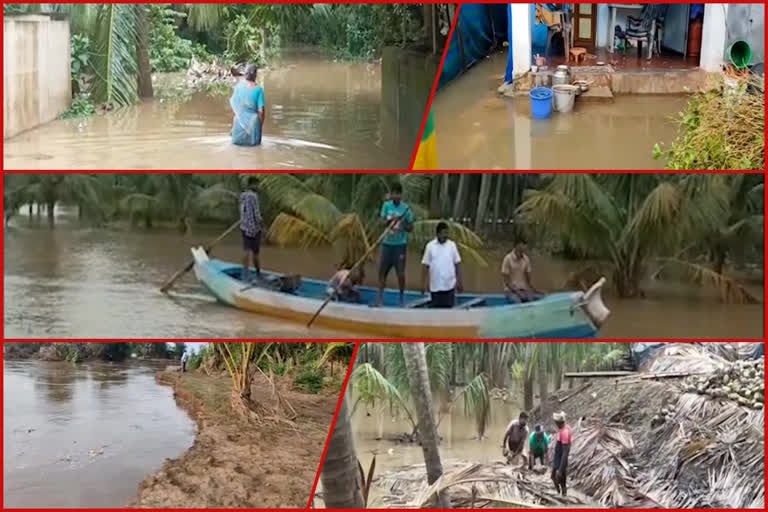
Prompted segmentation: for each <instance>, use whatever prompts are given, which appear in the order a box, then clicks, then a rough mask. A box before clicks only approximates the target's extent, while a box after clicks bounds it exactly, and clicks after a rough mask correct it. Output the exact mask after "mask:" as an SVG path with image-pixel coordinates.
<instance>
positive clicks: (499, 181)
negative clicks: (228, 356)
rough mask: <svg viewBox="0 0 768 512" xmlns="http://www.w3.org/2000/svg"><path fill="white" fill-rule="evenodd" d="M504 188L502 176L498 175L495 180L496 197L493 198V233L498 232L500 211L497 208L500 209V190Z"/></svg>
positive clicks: (501, 174)
mask: <svg viewBox="0 0 768 512" xmlns="http://www.w3.org/2000/svg"><path fill="white" fill-rule="evenodd" d="M503 188H504V174H503V173H499V174H498V177H497V178H496V196H495V197H494V198H493V232H494V233H498V231H499V215H501V211H499V208H500V207H501V189H503Z"/></svg>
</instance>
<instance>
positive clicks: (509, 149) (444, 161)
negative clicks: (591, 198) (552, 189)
mask: <svg viewBox="0 0 768 512" xmlns="http://www.w3.org/2000/svg"><path fill="white" fill-rule="evenodd" d="M506 63H507V61H506V55H503V54H495V55H493V56H491V57H490V58H488V59H486V60H485V61H483V62H481V63H479V64H478V65H477V66H475V67H473V68H472V69H470V70H469V71H468V72H467V73H466V74H465V75H462V76H460V77H459V78H457V79H456V80H455V82H452V83H451V84H449V85H448V86H446V87H445V89H444V90H441V91H440V92H439V93H438V94H437V95H436V96H435V101H434V107H433V108H434V116H435V134H436V136H437V151H438V157H439V163H440V168H442V169H662V168H663V167H664V162H663V161H661V160H654V159H653V151H652V150H653V146H654V144H655V143H657V142H659V143H661V142H664V143H667V144H669V143H670V142H672V140H674V138H675V134H676V127H675V125H674V123H673V122H672V120H671V119H670V118H671V117H676V116H677V113H678V112H679V111H680V110H681V109H682V108H683V106H684V105H685V101H686V100H685V98H684V97H682V96H669V95H665V96H660V95H654V96H651V95H645V96H643V95H633V96H617V97H615V98H614V101H613V102H612V103H594V102H591V103H585V102H579V100H578V99H577V100H576V106H575V108H574V111H573V112H571V113H569V114H558V113H553V114H552V117H551V118H550V119H545V120H532V119H531V107H530V100H529V99H528V97H515V98H507V97H504V96H501V95H499V94H498V93H497V92H496V89H497V88H498V87H499V85H501V82H502V79H503V76H504V69H505V66H506Z"/></svg>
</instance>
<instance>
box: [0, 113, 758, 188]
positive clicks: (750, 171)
mask: <svg viewBox="0 0 768 512" xmlns="http://www.w3.org/2000/svg"><path fill="white" fill-rule="evenodd" d="M430 105H431V104H430ZM427 113H429V109H428V110H427ZM424 121H426V117H425V119H424ZM424 128H425V127H424V126H422V134H423V131H424ZM417 150H418V147H417ZM415 157H416V152H414V154H413V158H415ZM411 166H413V162H411ZM402 172H403V169H336V170H332V169H298V170H283V169H280V170H274V169H273V170H264V169H257V170H250V171H247V172H242V171H240V170H229V171H221V170H211V169H159V170H158V169H154V170H137V169H109V170H106V169H83V170H77V171H73V170H71V169H70V170H67V169H45V170H38V169H27V170H24V169H4V170H3V174H318V173H319V174H398V173H402ZM411 172H413V173H417V174H765V171H764V170H759V169H745V170H738V169H726V170H712V169H698V170H678V169H517V170H516V169H454V170H437V169H434V170H431V169H430V170H424V169H420V170H416V171H413V170H411Z"/></svg>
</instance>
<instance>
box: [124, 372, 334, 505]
mask: <svg viewBox="0 0 768 512" xmlns="http://www.w3.org/2000/svg"><path fill="white" fill-rule="evenodd" d="M283 379H286V378H283ZM157 380H158V382H160V383H162V384H166V385H169V386H172V387H173V389H174V398H175V399H176V401H177V403H179V405H181V406H182V407H183V408H184V409H185V410H187V411H188V412H189V414H190V415H191V416H192V417H193V418H194V419H195V421H196V422H197V424H198V434H197V437H196V439H195V443H194V445H193V446H192V447H191V448H190V449H189V450H187V452H185V453H184V454H183V455H182V456H181V457H179V458H178V459H173V460H168V461H166V463H165V464H164V465H163V467H162V468H161V469H160V470H159V471H158V472H156V473H154V474H152V475H150V476H148V477H146V478H145V479H144V481H143V482H142V483H141V484H140V485H139V492H138V496H137V498H136V500H135V501H134V502H133V503H131V506H132V507H138V508H304V507H306V505H307V502H308V500H309V495H310V492H311V489H312V483H313V482H314V479H315V475H316V472H317V468H318V465H319V463H320V457H321V455H322V451H323V447H324V445H325V441H326V437H327V435H328V429H329V426H330V424H331V420H332V418H333V412H334V411H335V409H336V404H337V400H338V396H337V394H335V393H332V392H324V393H322V394H304V393H300V392H297V391H293V390H291V389H290V386H285V385H280V386H278V387H279V389H281V397H282V398H283V399H285V400H287V401H288V402H289V403H290V405H291V406H292V407H293V408H294V409H295V411H296V417H295V418H294V419H293V425H291V424H289V423H288V422H272V421H263V422H262V423H260V424H257V423H254V422H252V421H246V420H244V419H242V418H241V417H239V416H238V415H236V414H235V413H234V412H233V410H232V407H231V405H230V393H231V381H230V378H229V376H228V375H216V376H208V375H204V374H202V373H185V374H183V375H180V374H178V373H175V372H170V371H165V372H159V373H158V374H157ZM257 384H258V389H257V387H256V385H254V386H252V389H251V396H252V399H254V394H257V393H259V392H263V394H264V396H265V397H269V396H271V393H272V390H271V387H270V385H269V383H267V382H263V381H257ZM280 384H285V382H281V383H280ZM256 398H257V400H258V397H256ZM267 400H268V398H267Z"/></svg>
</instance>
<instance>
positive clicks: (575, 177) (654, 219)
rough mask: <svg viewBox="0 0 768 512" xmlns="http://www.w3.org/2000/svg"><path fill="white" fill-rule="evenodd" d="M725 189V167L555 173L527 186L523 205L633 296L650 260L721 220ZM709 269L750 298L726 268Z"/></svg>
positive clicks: (528, 217)
mask: <svg viewBox="0 0 768 512" xmlns="http://www.w3.org/2000/svg"><path fill="white" fill-rule="evenodd" d="M728 193H729V189H728V186H727V182H726V179H725V177H723V176H721V175H699V174H689V175H683V176H677V175H647V174H623V175H599V176H595V175H589V174H558V175H555V176H554V177H553V178H551V180H550V181H549V183H548V184H547V185H546V186H545V187H544V188H543V189H541V190H528V191H526V194H525V199H524V201H523V203H522V204H521V205H520V207H519V209H518V211H519V214H520V216H521V218H522V220H524V221H525V222H527V223H528V225H529V226H530V227H531V228H533V229H538V230H542V231H543V230H547V231H548V232H549V233H550V234H552V233H554V234H556V235H557V236H560V237H562V239H563V240H564V242H565V243H566V244H567V245H568V246H569V247H571V248H572V249H573V250H575V251H577V252H578V253H579V254H580V255H581V256H583V257H587V258H593V259H597V260H600V261H602V262H606V263H607V264H608V265H609V266H610V274H611V276H612V283H613V285H614V286H615V288H616V290H617V291H618V293H619V295H620V296H621V297H636V296H638V295H641V294H642V290H641V282H642V280H643V279H644V278H645V277H647V276H648V275H649V274H650V272H649V269H648V266H649V264H650V263H651V262H654V261H655V262H658V261H661V260H662V259H663V258H665V257H666V258H670V257H671V256H673V255H675V254H676V253H677V254H679V251H680V250H681V249H683V250H685V248H686V247H689V246H691V245H695V244H696V243H697V242H698V241H700V240H701V239H702V237H703V236H704V235H705V234H708V233H713V232H716V231H717V230H718V228H720V227H721V226H722V219H723V218H727V213H728ZM675 262H676V263H678V264H679V265H682V266H686V267H687V268H691V269H693V270H695V271H699V272H700V271H701V268H700V267H699V266H695V265H691V264H690V263H689V262H685V261H683V260H676V261H675ZM706 277H707V278H708V279H709V280H710V281H712V282H715V283H716V284H718V285H719V286H721V287H723V288H724V289H727V290H728V291H729V298H730V299H731V300H746V297H747V296H748V294H747V293H746V291H745V290H744V289H743V287H740V286H738V285H735V284H734V283H732V282H731V281H730V280H728V279H727V278H726V277H725V276H722V275H721V274H717V273H715V272H714V271H712V272H710V273H708V274H707V275H706Z"/></svg>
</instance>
